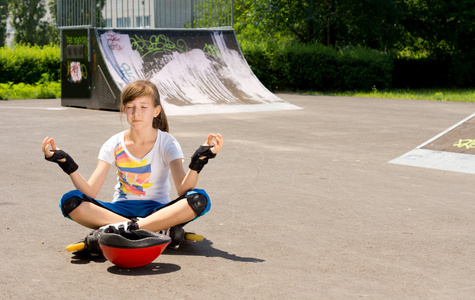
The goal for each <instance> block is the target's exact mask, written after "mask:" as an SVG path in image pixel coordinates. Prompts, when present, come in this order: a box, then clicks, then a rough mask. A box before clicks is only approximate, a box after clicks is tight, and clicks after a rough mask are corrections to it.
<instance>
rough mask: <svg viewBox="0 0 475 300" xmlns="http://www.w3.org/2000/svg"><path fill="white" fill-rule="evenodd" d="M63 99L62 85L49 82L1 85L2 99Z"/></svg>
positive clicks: (0, 96)
mask: <svg viewBox="0 0 475 300" xmlns="http://www.w3.org/2000/svg"><path fill="white" fill-rule="evenodd" d="M60 97H61V83H59V82H47V83H41V82H38V83H36V84H25V83H19V84H13V83H12V82H9V83H0V99H1V100H15V99H50V98H60Z"/></svg>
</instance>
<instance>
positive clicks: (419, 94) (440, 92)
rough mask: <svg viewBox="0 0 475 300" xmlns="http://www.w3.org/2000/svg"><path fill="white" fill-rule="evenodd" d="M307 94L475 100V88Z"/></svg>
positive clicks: (313, 93)
mask: <svg viewBox="0 0 475 300" xmlns="http://www.w3.org/2000/svg"><path fill="white" fill-rule="evenodd" d="M303 94H307V95H325V96H350V97H368V98H385V99H414V100H437V101H453V102H475V89H391V90H381V91H379V90H377V89H373V90H372V91H370V92H361V91H349V92H332V93H322V92H305V93H303Z"/></svg>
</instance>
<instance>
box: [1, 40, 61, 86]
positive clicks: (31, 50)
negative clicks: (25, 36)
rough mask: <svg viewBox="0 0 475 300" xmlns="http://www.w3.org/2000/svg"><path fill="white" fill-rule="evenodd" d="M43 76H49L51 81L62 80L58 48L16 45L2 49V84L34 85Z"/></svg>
mask: <svg viewBox="0 0 475 300" xmlns="http://www.w3.org/2000/svg"><path fill="white" fill-rule="evenodd" d="M43 74H47V75H43ZM42 76H48V78H49V79H50V80H51V81H58V80H60V78H61V68H60V48H59V47H58V46H52V45H49V46H43V47H40V46H25V45H15V46H14V47H13V48H8V47H2V48H0V83H7V82H12V83H27V84H33V83H36V82H38V80H39V79H40V78H42Z"/></svg>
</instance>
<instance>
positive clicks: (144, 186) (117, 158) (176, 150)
mask: <svg viewBox="0 0 475 300" xmlns="http://www.w3.org/2000/svg"><path fill="white" fill-rule="evenodd" d="M124 133H125V131H123V132H120V133H118V134H116V135H114V136H112V137H111V138H110V139H109V140H108V141H107V142H105V143H104V145H103V146H102V148H101V151H100V152H99V159H100V160H103V161H105V162H107V163H109V164H111V165H112V164H115V166H116V167H117V169H118V172H117V175H118V176H117V185H116V186H115V193H114V200H113V202H115V201H120V200H155V201H158V202H160V203H163V204H166V203H168V202H170V182H169V180H168V177H169V174H170V162H171V161H173V160H175V159H183V158H184V156H183V151H182V150H181V147H180V144H178V142H177V140H176V139H175V138H174V137H173V136H171V135H170V134H169V133H166V132H162V131H160V130H157V140H156V141H155V145H154V146H153V148H152V150H151V151H150V152H149V153H148V154H147V155H145V157H143V158H142V159H138V158H136V157H134V156H133V155H132V154H130V153H129V151H128V150H127V147H126V146H125V143H124Z"/></svg>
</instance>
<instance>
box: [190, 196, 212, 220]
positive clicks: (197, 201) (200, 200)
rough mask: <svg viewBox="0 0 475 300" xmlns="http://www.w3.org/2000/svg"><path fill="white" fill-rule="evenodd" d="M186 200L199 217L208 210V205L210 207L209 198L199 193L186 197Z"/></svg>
mask: <svg viewBox="0 0 475 300" xmlns="http://www.w3.org/2000/svg"><path fill="white" fill-rule="evenodd" d="M186 200H187V201H188V204H189V205H190V206H191V208H192V209H193V210H194V211H195V213H196V214H197V215H198V216H201V213H203V211H204V210H205V209H206V205H208V198H206V196H205V195H203V194H199V193H196V194H191V195H188V196H186Z"/></svg>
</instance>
